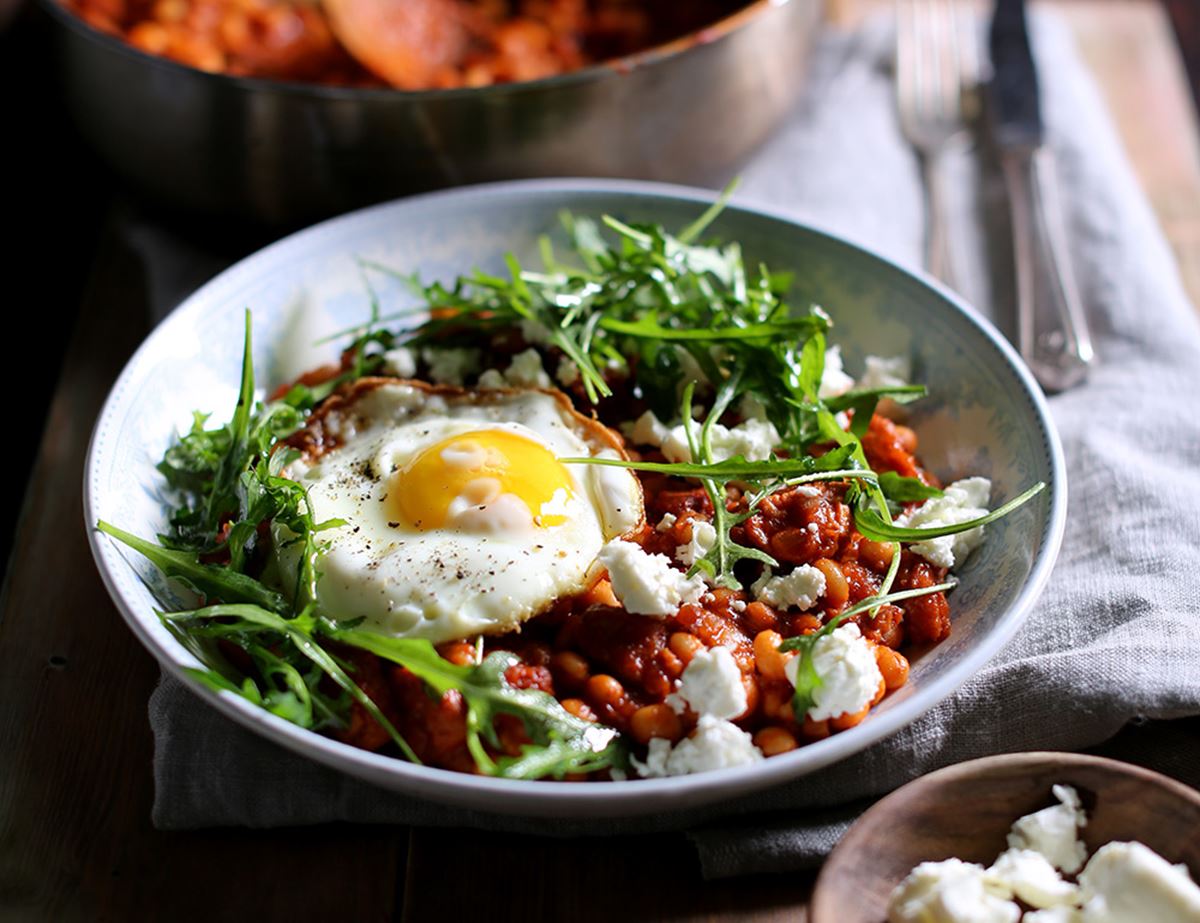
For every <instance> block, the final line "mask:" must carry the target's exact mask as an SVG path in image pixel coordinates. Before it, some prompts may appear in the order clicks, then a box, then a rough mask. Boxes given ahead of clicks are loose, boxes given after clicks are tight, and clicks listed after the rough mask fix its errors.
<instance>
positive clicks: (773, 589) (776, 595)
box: [750, 564, 825, 611]
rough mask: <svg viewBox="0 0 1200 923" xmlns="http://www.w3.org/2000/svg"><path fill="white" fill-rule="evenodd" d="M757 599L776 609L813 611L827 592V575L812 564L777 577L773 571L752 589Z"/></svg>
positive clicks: (766, 572)
mask: <svg viewBox="0 0 1200 923" xmlns="http://www.w3.org/2000/svg"><path fill="white" fill-rule="evenodd" d="M750 590H751V592H753V593H754V597H755V599H757V600H758V601H759V602H764V603H766V604H767V605H768V606H772V607H774V608H776V609H800V610H802V611H803V610H805V609H811V608H812V607H813V606H814V605H816V602H817V600H818V599H819V598H820V596H821V594H822V593H824V592H825V575H824V574H823V573H822V572H821V571H819V570H818V569H817V568H815V567H813V566H812V565H811V564H801V565H800V566H799V567H797V568H796V569H795V570H793V571H792V572H791V573H790V574H786V575H784V576H782V577H775V576H772V574H771V569H770V568H766V569H764V570H763V573H762V576H761V577H759V578H758V579H757V580H755V581H754V583H753V584H752V585H751V587H750Z"/></svg>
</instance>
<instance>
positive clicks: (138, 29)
mask: <svg viewBox="0 0 1200 923" xmlns="http://www.w3.org/2000/svg"><path fill="white" fill-rule="evenodd" d="M170 43H171V36H170V34H169V33H168V32H167V30H166V29H165V28H164V27H163V26H161V25H160V24H159V23H156V22H141V23H138V24H137V25H136V26H134V27H133V28H132V29H130V30H129V44H130V45H132V46H133V47H134V48H139V49H141V50H142V51H145V52H147V53H148V54H158V55H161V54H165V53H166V50H167V46H168V45H169V44H170Z"/></svg>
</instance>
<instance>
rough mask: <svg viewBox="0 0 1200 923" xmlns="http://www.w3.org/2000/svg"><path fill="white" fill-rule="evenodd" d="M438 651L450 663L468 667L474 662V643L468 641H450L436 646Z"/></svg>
mask: <svg viewBox="0 0 1200 923" xmlns="http://www.w3.org/2000/svg"><path fill="white" fill-rule="evenodd" d="M438 653H439V654H441V655H442V656H443V657H444V658H445V659H446V660H449V661H450V662H451V663H452V664H455V665H456V666H460V667H469V666H471V665H472V664H474V663H475V653H476V649H475V645H474V644H471V643H470V642H468V641H451V642H450V643H449V644H443V645H442V646H441V647H439V648H438Z"/></svg>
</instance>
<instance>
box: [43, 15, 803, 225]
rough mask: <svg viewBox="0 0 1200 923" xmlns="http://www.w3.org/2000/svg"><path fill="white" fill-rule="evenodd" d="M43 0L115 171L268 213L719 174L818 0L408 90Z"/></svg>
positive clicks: (294, 216) (779, 98) (143, 186)
mask: <svg viewBox="0 0 1200 923" xmlns="http://www.w3.org/2000/svg"><path fill="white" fill-rule="evenodd" d="M43 2H44V5H45V6H46V8H47V9H49V10H50V11H51V13H52V15H53V16H54V18H55V19H56V20H57V22H58V24H59V28H58V29H57V30H56V31H57V33H58V36H59V40H60V41H59V46H60V47H59V52H60V53H59V64H60V68H61V77H62V82H63V87H64V91H65V94H66V103H67V105H68V107H69V108H70V110H71V112H72V114H73V117H74V119H75V121H76V123H77V124H78V126H79V128H80V130H81V132H82V133H83V135H84V136H85V137H86V138H87V140H88V141H89V142H90V143H91V144H92V145H93V146H94V147H95V148H96V150H97V151H98V152H99V153H100V154H101V156H102V157H103V158H104V159H105V160H106V161H108V163H109V164H110V165H111V166H112V167H113V168H114V169H115V170H116V171H117V172H118V173H119V174H120V175H121V176H123V177H124V178H125V179H126V180H128V182H129V183H130V184H132V185H133V186H134V187H136V188H137V189H139V190H141V191H142V192H143V193H145V194H146V195H148V196H149V197H150V198H151V199H153V200H154V201H156V202H159V203H161V204H165V205H169V206H173V207H181V208H184V209H186V210H189V211H194V212H200V213H205V214H210V215H213V214H215V215H223V216H229V217H235V218H241V219H249V220H252V221H255V222H260V223H266V224H271V225H297V224H301V223H306V222H309V221H312V220H316V219H318V218H322V217H325V216H328V215H331V214H336V213H338V212H342V211H346V210H347V209H350V208H355V207H357V206H360V205H365V204H368V203H371V202H378V201H382V200H384V199H389V198H394V197H396V196H398V195H402V194H405V193H409V192H415V191H419V190H425V189H432V188H437V187H442V186H453V185H459V184H463V183H474V182H481V181H485V180H493V179H508V178H517V177H529V176H556V175H557V176H564V175H592V176H623V177H637V178H645V179H659V180H671V181H674V182H684V183H700V184H712V183H719V182H722V181H724V180H726V179H728V178H729V177H731V176H732V175H733V174H734V172H735V171H736V170H737V167H738V165H739V164H740V163H741V161H742V160H743V159H744V158H745V157H746V155H747V154H749V153H750V152H751V151H752V150H754V148H755V147H757V146H758V145H759V144H760V143H761V142H762V141H763V140H764V139H765V138H766V137H767V135H768V134H769V133H770V131H771V129H772V128H773V127H774V126H775V125H776V124H777V123H778V122H779V120H780V118H781V116H782V115H783V114H784V113H785V112H786V111H787V110H788V108H789V107H790V106H791V105H792V104H793V102H795V100H796V97H797V95H798V94H799V92H800V89H801V85H802V83H803V79H804V70H805V64H806V59H807V57H808V50H809V47H810V44H811V40H812V38H813V36H814V34H815V32H816V28H817V25H818V23H819V20H820V18H821V13H822V9H821V8H822V0H758V2H755V3H753V4H751V5H750V6H748V7H747V8H746V9H744V10H742V11H740V12H738V13H736V14H734V15H732V16H730V17H728V18H726V19H724V20H722V21H721V22H719V23H717V24H716V25H714V26H712V27H710V28H707V29H704V30H702V31H700V32H697V33H693V34H692V35H690V36H687V37H685V38H682V39H679V40H677V41H675V42H672V43H670V44H668V45H664V46H661V47H659V48H655V49H651V50H649V51H646V52H642V53H640V54H637V55H634V56H631V57H628V58H622V59H620V60H617V61H611V62H608V63H605V64H602V65H597V66H594V67H590V68H588V69H586V70H582V71H577V72H574V73H570V74H565V75H562V76H558V77H553V78H550V79H546V80H538V81H533V82H529V83H519V84H506V85H498V86H492V87H485V88H481V89H463V90H436V91H429V92H417V93H409V92H401V91H398V90H363V89H344V88H333V87H323V86H318V85H310V84H298V83H278V82H271V81H265V80H250V79H243V78H237V77H229V76H226V75H221V74H209V73H205V72H202V71H199V70H193V69H191V68H188V67H184V66H181V65H178V64H175V63H174V62H171V61H167V60H164V59H161V58H156V57H152V56H149V55H146V54H143V53H142V52H140V51H137V50H135V49H133V48H131V47H129V46H127V45H125V44H124V43H122V42H120V41H118V40H116V39H114V38H111V37H109V36H107V35H104V34H102V33H99V32H97V31H95V30H94V29H92V28H91V27H89V26H88V25H86V24H85V23H83V22H81V21H80V20H78V19H77V18H76V17H75V16H74V15H72V14H71V13H70V12H69V11H67V10H64V9H62V8H61V7H60V6H59V5H58V3H57V2H55V0H43Z"/></svg>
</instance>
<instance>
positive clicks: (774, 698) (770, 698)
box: [762, 683, 792, 718]
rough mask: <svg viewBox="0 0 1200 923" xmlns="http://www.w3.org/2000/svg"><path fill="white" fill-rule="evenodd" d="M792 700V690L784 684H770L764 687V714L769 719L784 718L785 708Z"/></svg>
mask: <svg viewBox="0 0 1200 923" xmlns="http://www.w3.org/2000/svg"><path fill="white" fill-rule="evenodd" d="M791 700H792V693H791V690H790V689H786V688H784V687H783V685H782V684H779V683H769V684H767V685H765V686H763V687H762V713H763V714H764V715H766V716H767V717H768V718H783V706H784V705H789V704H790V703H791Z"/></svg>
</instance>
